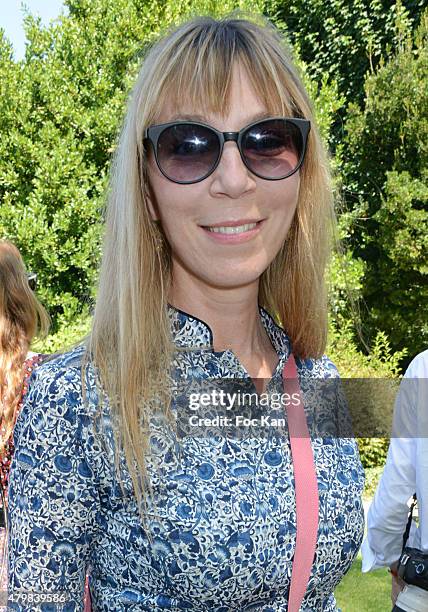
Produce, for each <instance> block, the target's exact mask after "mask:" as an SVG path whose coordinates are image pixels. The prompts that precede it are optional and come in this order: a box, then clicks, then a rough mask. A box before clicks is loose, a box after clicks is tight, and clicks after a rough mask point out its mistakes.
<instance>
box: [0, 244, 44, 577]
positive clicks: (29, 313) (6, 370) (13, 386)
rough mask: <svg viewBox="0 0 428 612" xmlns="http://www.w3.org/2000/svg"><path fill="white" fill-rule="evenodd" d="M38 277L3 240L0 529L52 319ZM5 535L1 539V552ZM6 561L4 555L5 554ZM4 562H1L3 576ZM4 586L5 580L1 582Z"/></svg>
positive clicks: (0, 250) (0, 273) (0, 251)
mask: <svg viewBox="0 0 428 612" xmlns="http://www.w3.org/2000/svg"><path fill="white" fill-rule="evenodd" d="M36 278H37V277H36V275H35V274H27V272H26V270H25V265H24V262H23V260H22V257H21V254H20V252H19V250H18V249H17V248H16V247H15V245H14V244H12V243H11V242H9V241H8V240H0V428H1V429H0V461H1V462H0V485H1V498H2V504H1V527H2V528H4V527H5V523H6V521H5V519H6V516H5V504H6V497H7V484H8V476H9V469H10V462H11V458H12V456H13V450H14V448H13V440H12V432H13V427H14V424H15V421H16V418H17V416H18V413H19V411H20V408H21V406H22V400H23V397H24V395H25V393H26V391H27V386H28V380H29V377H30V375H31V373H32V371H33V369H34V368H35V367H36V366H37V365H39V364H40V363H41V361H42V359H43V356H42V355H39V354H37V353H34V352H31V351H30V350H29V349H30V345H31V343H32V341H33V339H34V338H35V337H37V336H39V337H45V336H46V334H47V332H48V329H49V322H50V321H49V316H48V314H47V312H46V310H45V309H44V307H43V306H42V304H41V303H40V302H39V301H38V299H37V298H36V296H35V294H34V289H35V283H36ZM3 545H4V532H3V533H2V537H1V546H2V551H3V550H4V548H3ZM2 559H3V555H2ZM3 575H4V560H3V561H2V576H3ZM2 584H3V586H5V584H4V580H2Z"/></svg>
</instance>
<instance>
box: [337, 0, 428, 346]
mask: <svg viewBox="0 0 428 612" xmlns="http://www.w3.org/2000/svg"><path fill="white" fill-rule="evenodd" d="M427 43H428V11H425V13H424V15H423V17H422V19H421V25H420V27H419V28H418V30H417V31H416V33H415V34H414V35H413V36H412V35H411V34H404V33H403V38H402V43H401V44H400V47H399V49H398V52H397V54H396V55H395V56H394V57H392V58H391V59H390V61H388V62H386V63H384V62H382V63H381V64H380V67H379V69H378V70H377V72H376V73H374V74H371V75H369V76H368V77H367V79H366V82H365V95H366V99H365V108H364V110H361V109H360V108H359V107H358V106H357V105H355V104H353V105H351V106H350V108H349V118H348V120H347V122H346V137H345V143H344V147H343V152H344V157H345V161H344V167H343V170H344V182H345V185H346V189H347V193H348V205H349V207H350V208H352V209H353V210H354V211H357V213H358V214H357V216H358V221H357V222H356V223H354V226H353V230H352V232H353V233H352V245H353V248H354V250H355V254H356V256H358V257H361V258H362V259H363V260H364V261H365V262H366V273H365V276H364V282H363V291H362V293H363V297H364V299H365V301H366V303H367V306H368V308H369V313H370V316H369V318H368V321H367V327H368V329H369V330H370V331H372V332H373V333H374V332H375V330H376V329H379V328H380V329H383V330H385V331H386V332H387V333H388V335H389V338H390V341H391V344H392V345H393V347H394V348H402V347H403V346H407V347H409V349H410V354H411V355H413V354H415V353H416V352H418V351H420V350H422V349H424V348H426V346H427V344H428V282H427V280H428V255H427V254H428V232H427V227H428V207H427V202H428V187H427V180H426V179H427V177H428V174H427V167H428V87H427V74H428V45H427Z"/></svg>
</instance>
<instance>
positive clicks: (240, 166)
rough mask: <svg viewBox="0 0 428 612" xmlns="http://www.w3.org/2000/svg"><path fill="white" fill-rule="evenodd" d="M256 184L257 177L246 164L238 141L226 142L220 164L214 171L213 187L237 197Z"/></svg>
mask: <svg viewBox="0 0 428 612" xmlns="http://www.w3.org/2000/svg"><path fill="white" fill-rule="evenodd" d="M255 185H256V183H255V177H254V175H252V174H251V172H250V171H249V170H248V168H247V167H246V165H245V164H244V162H243V160H242V157H241V154H240V152H239V149H238V145H237V144H236V142H225V143H224V147H223V152H222V155H221V158H220V161H219V164H218V166H217V168H216V169H215V171H214V173H213V181H212V187H213V189H214V190H215V191H220V192H222V193H228V194H229V195H231V196H232V197H237V196H239V195H240V194H241V193H242V192H244V191H248V190H249V189H252V188H254V187H255Z"/></svg>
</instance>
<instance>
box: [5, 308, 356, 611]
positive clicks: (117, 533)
mask: <svg viewBox="0 0 428 612" xmlns="http://www.w3.org/2000/svg"><path fill="white" fill-rule="evenodd" d="M169 314H170V320H171V329H172V332H173V337H174V341H175V343H176V345H177V346H180V347H183V348H185V347H188V348H192V349H194V350H192V351H188V352H186V351H184V352H181V351H177V353H176V356H175V360H174V363H173V367H172V369H171V372H172V378H173V380H174V381H175V382H176V383H177V386H176V389H175V391H174V395H173V404H172V409H173V414H175V415H176V416H177V415H178V416H179V412H180V410H181V406H182V404H181V403H180V402H181V400H182V397H183V396H182V395H181V391H180V389H181V390H182V388H183V383H184V386H186V385H189V384H190V387H191V386H192V385H193V384H194V383H195V381H196V382H198V381H199V383H203V382H204V381H206V380H208V379H212V378H216V379H233V378H240V379H243V380H246V381H247V383H248V385H249V388H252V390H253V391H255V388H254V386H253V382H252V381H251V379H250V378H249V376H248V373H247V372H246V371H245V369H244V368H243V366H242V365H241V364H240V363H239V361H238V360H237V358H236V356H235V355H234V354H233V352H232V351H230V350H226V351H222V352H216V351H214V350H213V348H212V334H211V330H210V329H209V327H208V326H207V325H206V324H205V323H204V322H202V321H200V320H199V319H195V318H194V317H192V316H190V315H188V314H186V313H184V312H182V311H179V310H176V309H175V308H172V307H169ZM260 316H261V320H262V322H263V325H264V327H265V329H266V331H267V333H268V335H269V337H270V340H271V342H272V344H273V346H274V348H275V349H276V351H277V354H278V357H279V363H278V365H277V367H276V370H275V372H274V375H273V377H272V379H271V380H270V381H269V382H268V385H267V388H266V390H265V391H266V393H271V392H274V391H278V392H282V391H283V388H282V369H283V366H284V364H285V362H286V360H287V358H288V356H289V354H290V342H289V340H288V337H287V335H286V334H285V332H284V331H283V330H282V329H281V328H280V327H278V326H277V325H276V324H275V322H274V321H273V319H272V318H271V316H270V315H269V314H268V313H267V312H266V311H265V310H263V309H262V308H260ZM82 354H83V348H82V347H79V348H77V349H74V350H73V351H70V352H68V353H66V354H64V355H61V356H60V357H57V358H55V359H54V360H52V361H50V362H47V363H45V364H43V365H42V366H40V367H39V368H38V369H37V370H36V371H35V373H34V374H33V376H32V379H31V385H30V392H29V394H28V396H27V401H26V403H25V404H24V406H23V409H22V411H21V414H20V416H19V419H18V422H17V425H16V429H15V446H16V452H15V457H14V461H13V464H12V473H11V478H10V490H9V519H10V528H11V529H10V531H11V535H10V539H9V550H10V557H9V608H8V609H11V610H31V611H43V612H51V611H54V610H55V611H56V610H62V611H64V612H71V611H74V610H82V609H83V589H84V582H85V575H86V572H87V570H88V568H90V576H91V578H90V589H91V594H92V606H93V610H94V612H97V611H106V612H107V611H108V612H111V611H117V612H120V611H125V610H126V611H127V612H128V611H129V612H132V611H137V610H138V611H140V610H147V611H148V612H160V611H161V610H169V611H172V612H179V611H182V610H189V611H194V612H202V611H204V612H205V611H210V612H228V611H229V610H231V611H232V610H233V611H240V612H244V611H245V612H250V611H258V612H285V611H286V610H287V598H288V592H289V586H290V577H291V568H292V559H293V553H294V546H295V536H296V530H295V524H296V516H295V497H294V480H293V467H292V461H291V451H290V446H289V440H288V437H287V435H286V430H282V432H281V431H280V428H276V427H270V428H268V429H269V433H267V434H264V435H247V436H243V435H238V434H237V435H235V436H234V435H231V436H229V435H222V434H221V432H220V430H217V432H214V434H213V435H201V434H198V435H196V434H195V435H187V436H185V437H183V436H182V437H179V433H178V432H177V431H176V432H174V431H173V430H172V429H171V428H168V427H166V426H165V423H162V419H161V418H157V417H156V414H155V415H154V417H153V420H152V423H151V440H150V448H151V451H150V455H149V458H148V469H149V474H150V477H151V483H152V489H153V497H152V501H150V502H149V505H148V508H147V509H146V514H147V521H146V523H147V526H146V527H145V528H143V527H142V523H141V519H140V518H139V514H138V509H137V504H136V501H135V498H134V496H133V493H132V486H131V482H130V478H129V473H128V472H127V470H126V468H125V473H124V479H125V482H124V489H123V490H121V487H120V486H119V484H118V480H117V477H116V474H115V468H114V462H113V450H114V440H113V436H112V430H111V419H110V414H109V409H108V405H107V406H105V408H104V413H103V417H102V421H103V423H102V425H103V431H104V434H103V438H102V439H100V436H99V433H97V432H96V431H95V428H94V415H95V412H96V399H97V398H96V395H95V386H94V372H93V371H92V367H90V368H87V371H86V380H87V383H88V388H89V390H90V392H89V406H88V405H86V406H85V405H84V403H83V401H82V389H81V379H80V360H81V356H82ZM296 363H297V367H298V372H299V377H300V386H301V391H302V394H303V398H304V403H305V410H306V413H307V418H308V423H309V425H310V430H311V431H312V432H313V431H315V432H316V431H317V428H316V426H315V423H316V422H318V421H319V420H320V419H321V421H322V420H323V419H324V420H327V421H330V422H331V423H336V424H339V425H338V429H337V435H328V436H326V435H323V436H322V437H321V436H319V435H318V436H317V435H315V436H314V437H313V438H312V445H313V450H314V456H315V463H316V469H317V478H318V486H319V500H320V505H319V530H318V542H317V548H316V554H315V559H314V564H313V568H312V574H311V578H310V581H309V585H308V590H307V593H306V596H305V599H304V602H303V604H302V608H301V610H305V611H307V612H309V611H311V612H315V611H321V610H322V611H323V612H332V611H335V610H337V607H336V602H335V598H334V596H333V589H334V588H335V586H336V585H337V584H338V582H339V581H340V580H341V578H342V576H343V575H344V574H345V572H346V571H347V570H348V569H349V567H350V565H351V563H352V561H353V559H354V558H355V556H356V554H357V551H358V549H359V547H360V543H361V539H362V535H363V526H364V516H363V509H362V502H361V493H362V488H363V480H364V474H363V469H362V466H361V463H360V459H359V454H358V450H357V446H356V443H355V441H354V440H353V439H352V438H350V437H347V438H345V437H340V418H341V417H340V414H341V411H342V408H343V405H341V400H340V394H333V395H331V394H330V397H328V398H327V401H325V398H321V397H319V393H320V391H319V389H318V388H317V386H316V381H317V380H318V381H319V379H326V378H337V377H338V373H337V370H336V368H335V366H334V365H333V364H332V363H331V361H329V360H328V359H327V358H326V357H323V358H322V359H319V360H299V359H296ZM180 385H181V386H180ZM192 388H193V387H192ZM196 388H197V385H196ZM180 398H181V399H180ZM315 405H317V407H318V408H319V406H320V405H324V406H327V408H326V410H324V412H323V410H320V411H319V415H318V416H317V417H316V418H315V417H314V412H313V411H312V407H313V406H315ZM203 410H205V411H208V412H209V410H210V408H201V410H199V411H198V412H197V414H198V415H199V416H200V415H201V414H204V413H203V412H201V411H203ZM263 410H265V411H267V412H269V411H270V410H271V408H270V407H269V406H265V408H264V409H263ZM281 412H282V414H283V410H282V411H281ZM320 415H321V416H320ZM314 427H315V429H314ZM284 431H285V434H284ZM235 433H237V432H235ZM122 465H124V463H123V457H122ZM148 531H149V532H150V538H149V537H148V536H149V534H148Z"/></svg>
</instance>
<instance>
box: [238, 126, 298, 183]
mask: <svg viewBox="0 0 428 612" xmlns="http://www.w3.org/2000/svg"><path fill="white" fill-rule="evenodd" d="M302 152H303V138H302V133H301V131H300V129H299V128H298V127H297V126H296V125H295V124H294V123H291V122H290V121H287V120H286V119H274V120H268V121H261V122H260V123H257V124H256V125H254V126H252V127H251V128H249V129H248V130H247V132H246V133H245V134H244V136H243V138H242V153H243V155H244V157H245V161H246V162H247V164H248V166H249V168H250V169H251V170H253V171H254V172H255V174H258V175H260V176H264V177H266V178H279V177H284V176H286V175H289V174H291V173H292V172H293V171H294V170H295V169H296V168H297V166H298V165H299V162H300V160H301V157H302Z"/></svg>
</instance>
